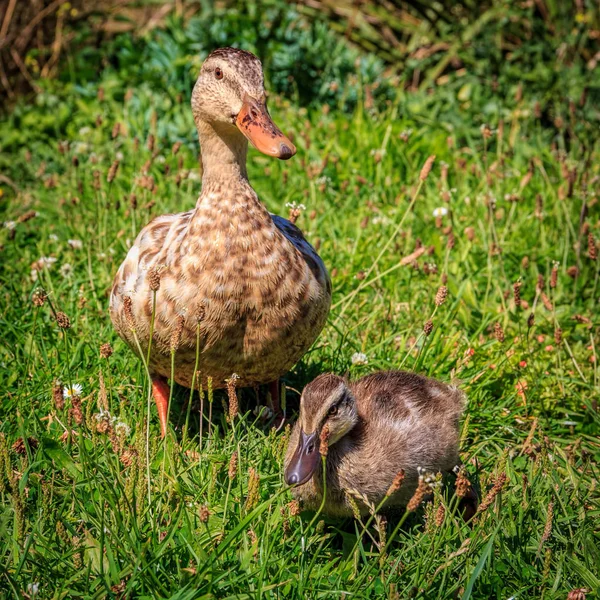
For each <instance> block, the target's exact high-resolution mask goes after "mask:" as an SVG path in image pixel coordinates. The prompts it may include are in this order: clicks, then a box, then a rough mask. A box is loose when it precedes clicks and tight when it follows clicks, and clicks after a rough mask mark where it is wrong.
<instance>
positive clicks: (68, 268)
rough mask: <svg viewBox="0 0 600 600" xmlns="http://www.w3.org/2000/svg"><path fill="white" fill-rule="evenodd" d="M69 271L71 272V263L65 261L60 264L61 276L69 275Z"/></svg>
mask: <svg viewBox="0 0 600 600" xmlns="http://www.w3.org/2000/svg"><path fill="white" fill-rule="evenodd" d="M71 273H73V267H72V265H71V264H69V263H65V264H64V265H62V266H61V268H60V274H61V275H62V276H63V277H65V278H66V277H69V276H70V275H71Z"/></svg>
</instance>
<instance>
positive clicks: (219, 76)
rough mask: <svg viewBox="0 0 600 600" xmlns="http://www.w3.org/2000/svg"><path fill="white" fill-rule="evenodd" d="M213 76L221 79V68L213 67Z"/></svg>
mask: <svg viewBox="0 0 600 600" xmlns="http://www.w3.org/2000/svg"><path fill="white" fill-rule="evenodd" d="M215 77H216V78H217V79H223V71H221V69H219V67H217V68H216V69H215Z"/></svg>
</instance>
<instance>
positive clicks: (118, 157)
mask: <svg viewBox="0 0 600 600" xmlns="http://www.w3.org/2000/svg"><path fill="white" fill-rule="evenodd" d="M115 158H116V159H117V160H118V161H121V160H123V159H124V158H125V156H124V155H123V153H122V152H121V151H120V150H119V152H117V153H115Z"/></svg>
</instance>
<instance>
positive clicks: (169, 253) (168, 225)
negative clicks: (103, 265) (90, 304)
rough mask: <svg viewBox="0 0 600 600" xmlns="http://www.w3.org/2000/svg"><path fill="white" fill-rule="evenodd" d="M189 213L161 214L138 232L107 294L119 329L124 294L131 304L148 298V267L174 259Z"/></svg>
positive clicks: (185, 229)
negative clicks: (119, 314) (119, 315)
mask: <svg viewBox="0 0 600 600" xmlns="http://www.w3.org/2000/svg"><path fill="white" fill-rule="evenodd" d="M191 215H192V211H188V212H184V213H177V214H170V215H161V216H159V217H156V218H155V219H153V220H152V221H150V223H148V225H146V226H145V227H144V228H143V229H142V230H141V231H140V233H139V234H138V236H137V238H136V239H135V241H134V243H133V245H132V246H131V248H130V249H129V251H128V252H127V256H126V257H125V260H124V261H123V263H122V264H121V266H120V267H119V270H118V271H117V274H116V275H115V278H114V282H113V287H112V292H111V296H110V310H111V315H112V316H113V321H114V322H115V325H116V326H117V330H118V331H119V326H118V325H117V323H116V321H115V318H116V315H117V314H118V313H120V311H121V310H122V301H123V297H124V296H130V297H132V298H134V303H137V302H141V303H144V302H146V301H147V299H148V297H149V287H148V280H147V277H148V273H149V271H150V269H151V268H152V267H161V266H165V265H171V264H172V263H174V262H175V261H176V258H177V257H176V256H173V253H181V251H182V242H183V240H184V238H185V234H186V231H187V226H188V223H189V220H190V218H191ZM135 308H136V307H135V306H134V309H135ZM134 312H138V311H136V310H134Z"/></svg>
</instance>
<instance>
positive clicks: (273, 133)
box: [110, 48, 331, 437]
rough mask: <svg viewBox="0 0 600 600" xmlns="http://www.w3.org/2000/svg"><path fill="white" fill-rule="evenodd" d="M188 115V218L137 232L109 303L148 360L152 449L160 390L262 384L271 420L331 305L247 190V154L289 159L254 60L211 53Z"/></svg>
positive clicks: (304, 254) (224, 51)
mask: <svg viewBox="0 0 600 600" xmlns="http://www.w3.org/2000/svg"><path fill="white" fill-rule="evenodd" d="M191 108H192V114H193V117H194V122H195V125H196V129H197V131H198V138H199V143H200V154H201V163H202V187H201V192H200V196H199V198H198V200H197V202H196V205H195V208H193V209H191V210H187V211H185V212H180V213H175V214H167V215H162V216H158V217H156V218H155V219H154V220H152V221H151V222H150V223H148V225H146V226H145V227H144V228H143V229H142V230H141V231H140V232H139V234H138V236H137V238H136V239H135V241H134V243H133V245H132V246H131V248H130V249H129V251H128V252H127V255H126V257H125V260H124V261H123V263H122V264H121V266H120V268H119V269H118V271H117V273H116V275H115V278H114V282H113V286H112V290H111V293H110V317H111V320H112V323H113V326H114V328H115V330H116V332H117V333H118V335H119V336H120V337H121V338H122V339H123V340H124V341H125V342H126V344H127V345H128V346H129V347H130V348H131V349H132V350H133V351H134V352H135V353H136V354H138V355H139V356H141V357H142V358H143V359H144V360H145V359H146V357H147V356H148V357H149V360H148V363H147V368H148V372H149V375H150V379H151V384H152V395H153V397H154V401H155V403H156V407H157V411H158V417H159V420H160V427H161V435H162V437H164V436H165V434H166V431H167V423H168V410H169V390H170V388H169V385H168V383H167V380H169V379H172V380H174V381H175V382H176V383H177V384H179V385H181V386H184V387H187V388H191V387H192V386H193V387H199V386H200V385H203V386H204V389H206V386H207V385H211V386H212V387H213V389H219V388H224V387H226V386H227V384H228V382H230V381H232V380H233V381H235V385H236V387H256V386H258V385H261V384H267V385H268V386H269V391H270V394H271V400H272V404H273V408H274V412H275V413H277V414H281V408H280V404H279V383H278V382H279V378H280V377H281V376H282V375H283V374H285V373H286V372H287V371H289V370H290V369H291V368H292V367H293V366H294V365H295V363H297V362H298V361H299V360H300V358H301V357H302V356H303V355H304V354H305V352H306V351H307V350H308V349H309V348H310V346H311V345H312V344H313V343H314V342H315V340H316V338H317V336H318V335H319V334H320V332H321V330H322V329H323V327H324V325H325V322H326V320H327V315H328V313H329V308H330V305H331V280H330V277H329V274H328V272H327V269H326V267H325V265H324V263H323V261H322V259H321V258H320V256H319V255H318V254H317V252H316V251H315V249H314V248H313V247H312V246H311V245H310V244H309V242H308V241H307V240H306V238H305V237H304V235H303V234H302V232H301V231H300V229H299V228H298V227H296V226H295V225H294V224H292V223H291V222H290V221H288V220H287V219H285V218H282V217H281V216H277V215H274V214H271V213H270V212H269V211H268V210H267V208H266V207H265V206H264V204H263V203H262V202H261V201H260V199H259V198H258V196H257V194H256V192H255V191H254V190H253V188H252V186H251V185H250V182H249V179H248V172H247V169H246V157H247V151H248V142H250V143H251V144H252V146H254V147H255V148H256V149H257V150H258V151H259V152H261V153H263V154H265V155H267V156H271V157H275V158H278V159H281V160H288V159H290V158H291V157H292V156H293V155H294V154H295V153H296V148H295V146H294V144H293V143H292V142H291V140H290V139H289V138H288V137H286V136H285V135H284V134H283V133H282V132H281V130H280V129H279V128H278V127H277V126H276V125H275V124H274V122H273V120H272V118H271V116H270V114H269V111H268V109H267V102H266V92H265V87H264V74H263V69H262V64H261V62H260V60H259V59H258V58H257V57H256V56H255V55H254V54H252V53H250V52H247V51H244V50H240V49H236V48H219V49H217V50H214V51H213V52H212V53H211V54H210V55H209V56H208V57H207V58H206V60H205V61H204V63H203V64H202V67H201V69H200V73H199V75H198V78H197V81H196V83H195V85H194V88H193V91H192V96H191ZM198 340H199V344H198V343H197V341H198ZM172 351H174V352H175V354H174V367H173V368H171V353H172ZM196 361H198V362H197V363H196ZM195 373H199V376H196V377H195Z"/></svg>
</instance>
